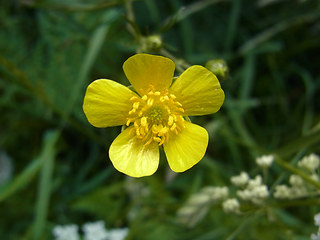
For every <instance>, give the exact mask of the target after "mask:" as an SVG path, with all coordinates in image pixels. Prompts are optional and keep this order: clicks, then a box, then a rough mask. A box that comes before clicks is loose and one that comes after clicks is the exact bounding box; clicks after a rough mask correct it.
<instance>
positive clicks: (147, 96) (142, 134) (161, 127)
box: [126, 86, 184, 145]
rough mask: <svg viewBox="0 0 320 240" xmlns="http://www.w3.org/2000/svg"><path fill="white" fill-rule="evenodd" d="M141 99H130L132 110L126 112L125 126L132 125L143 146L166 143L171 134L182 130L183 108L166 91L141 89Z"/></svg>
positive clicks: (172, 95)
mask: <svg viewBox="0 0 320 240" xmlns="http://www.w3.org/2000/svg"><path fill="white" fill-rule="evenodd" d="M141 92H142V93H143V94H142V97H141V98H139V97H136V96H134V97H131V98H130V101H131V102H132V109H131V110H130V111H129V112H128V118H127V122H126V125H127V126H129V125H130V124H132V123H133V130H134V133H135V135H136V137H137V138H138V139H140V140H141V142H143V144H144V145H148V144H151V143H152V142H156V143H157V144H158V145H162V144H164V143H166V142H168V140H169V137H170V135H171V134H179V133H180V132H181V131H183V129H184V119H183V117H182V114H183V112H184V109H183V106H182V104H181V103H180V102H178V101H176V96H175V95H174V94H170V93H169V91H168V90H163V91H155V89H154V88H153V87H152V86H151V87H150V89H149V90H148V91H144V90H142V89H141Z"/></svg>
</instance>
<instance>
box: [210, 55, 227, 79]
mask: <svg viewBox="0 0 320 240" xmlns="http://www.w3.org/2000/svg"><path fill="white" fill-rule="evenodd" d="M206 68H207V69H209V70H210V71H211V72H213V73H214V74H215V75H216V76H217V78H218V80H219V81H223V80H225V79H227V78H228V76H229V68H228V65H227V63H226V62H225V61H224V60H223V59H212V60H209V61H208V62H206Z"/></svg>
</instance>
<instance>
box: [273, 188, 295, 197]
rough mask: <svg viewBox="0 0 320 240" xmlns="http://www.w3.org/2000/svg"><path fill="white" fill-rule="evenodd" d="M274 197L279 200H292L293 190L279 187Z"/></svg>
mask: <svg viewBox="0 0 320 240" xmlns="http://www.w3.org/2000/svg"><path fill="white" fill-rule="evenodd" d="M273 196H274V197H275V198H278V199H290V198H292V191H291V188H290V187H288V186H287V185H278V186H276V188H275V192H274V194H273Z"/></svg>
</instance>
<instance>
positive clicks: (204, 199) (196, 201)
mask: <svg viewBox="0 0 320 240" xmlns="http://www.w3.org/2000/svg"><path fill="white" fill-rule="evenodd" d="M210 200H211V199H210V196H208V195H207V194H201V193H198V194H194V195H192V196H191V197H190V200H189V203H190V204H192V205H202V204H207V203H209V202H210Z"/></svg>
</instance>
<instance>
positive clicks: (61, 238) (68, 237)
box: [52, 224, 79, 240]
mask: <svg viewBox="0 0 320 240" xmlns="http://www.w3.org/2000/svg"><path fill="white" fill-rule="evenodd" d="M52 234H53V236H54V237H55V239H56V240H78V239H79V233H78V226H77V225H75V224H71V225H65V226H59V225H58V226H56V227H54V228H53V230H52Z"/></svg>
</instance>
